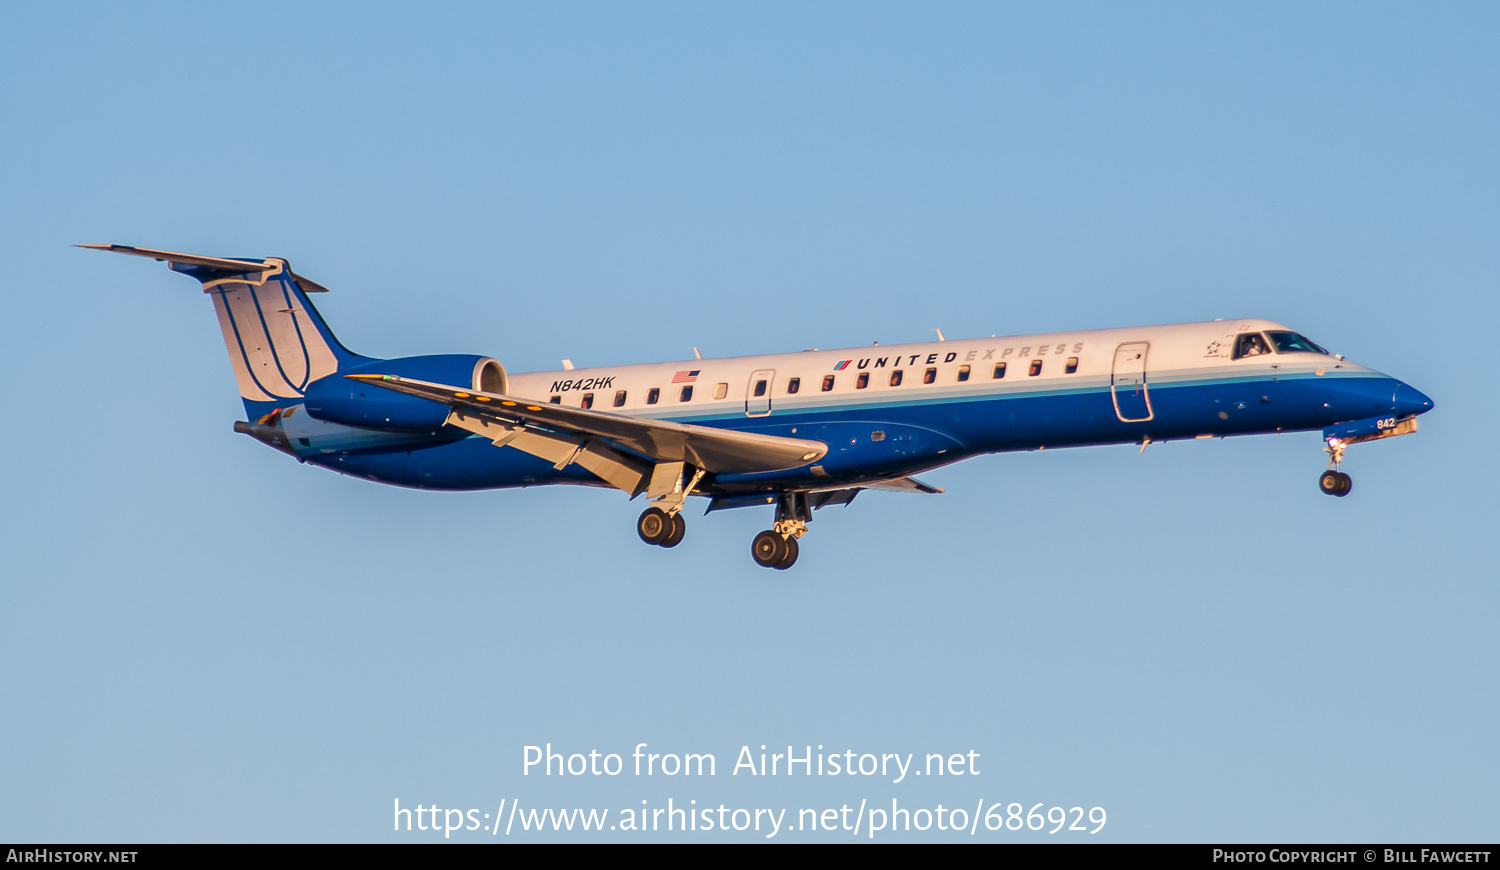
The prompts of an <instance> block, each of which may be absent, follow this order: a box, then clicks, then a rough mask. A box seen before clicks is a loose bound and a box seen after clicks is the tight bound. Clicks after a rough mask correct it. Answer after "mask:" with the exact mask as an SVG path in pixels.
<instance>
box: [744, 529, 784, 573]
mask: <svg viewBox="0 0 1500 870" xmlns="http://www.w3.org/2000/svg"><path fill="white" fill-rule="evenodd" d="M786 549H787V548H786V539H785V538H783V537H782V536H780V535H778V534H776V533H775V532H773V531H769V530H767V531H764V532H761V533H760V534H758V535H756V536H755V540H754V541H751V542H750V557H751V558H753V559H754V560H755V564H757V565H759V566H761V567H762V568H775V567H776V566H777V565H778V564H779V563H780V562H781V559H782V557H783V556H785V555H786Z"/></svg>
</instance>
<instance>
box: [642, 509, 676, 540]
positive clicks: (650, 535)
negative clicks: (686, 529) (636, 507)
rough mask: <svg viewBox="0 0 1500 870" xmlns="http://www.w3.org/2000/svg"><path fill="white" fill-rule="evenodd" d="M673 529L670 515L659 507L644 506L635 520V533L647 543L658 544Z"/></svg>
mask: <svg viewBox="0 0 1500 870" xmlns="http://www.w3.org/2000/svg"><path fill="white" fill-rule="evenodd" d="M674 529H675V525H674V524H673V522H672V517H671V516H669V515H668V514H667V512H666V511H664V510H662V509H661V508H655V507H650V508H646V509H645V510H644V511H642V512H641V518H640V519H638V520H636V521H635V533H636V534H638V535H640V536H641V540H643V541H645V542H646V543H648V544H660V543H661V542H662V541H665V540H666V539H667V537H668V536H669V535H671V534H672V532H673V530H674Z"/></svg>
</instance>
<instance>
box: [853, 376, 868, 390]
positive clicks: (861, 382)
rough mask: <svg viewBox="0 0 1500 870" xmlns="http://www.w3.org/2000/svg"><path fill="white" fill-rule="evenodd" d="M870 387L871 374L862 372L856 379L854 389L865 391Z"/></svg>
mask: <svg viewBox="0 0 1500 870" xmlns="http://www.w3.org/2000/svg"><path fill="white" fill-rule="evenodd" d="M869 385H870V373H869V372H860V373H859V377H857V378H855V379H854V389H856V390H863V389H864V388H865V387H868V386H869Z"/></svg>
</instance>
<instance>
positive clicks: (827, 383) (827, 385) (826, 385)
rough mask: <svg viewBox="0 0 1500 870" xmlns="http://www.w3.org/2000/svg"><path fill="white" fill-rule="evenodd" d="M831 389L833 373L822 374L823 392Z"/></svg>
mask: <svg viewBox="0 0 1500 870" xmlns="http://www.w3.org/2000/svg"><path fill="white" fill-rule="evenodd" d="M831 389H833V375H824V376H823V392H825V393H826V392H828V391H829V390H831Z"/></svg>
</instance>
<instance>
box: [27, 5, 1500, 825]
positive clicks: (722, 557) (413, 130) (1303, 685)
mask: <svg viewBox="0 0 1500 870" xmlns="http://www.w3.org/2000/svg"><path fill="white" fill-rule="evenodd" d="M1497 42H1500V13H1497V11H1496V8H1495V7H1494V6H1493V5H1491V4H1478V3H1475V4H1457V3H1438V4H1421V5H1417V4H1382V3H1348V4H1345V3H1324V4H1315V5H1309V4H1275V3H1264V4H1240V5H1229V4H1210V5H1204V4H1160V3H1152V4H1129V5H1123V4H1086V3H1077V4H1045V5H1044V4H946V5H941V6H935V5H930V4H928V5H914V4H913V5H895V4H867V3H861V4H820V5H816V6H813V7H808V6H806V5H803V4H753V5H738V6H730V5H724V4H713V5H702V4H681V5H671V4H668V5H660V4H570V5H560V4H551V5H542V4H538V5H530V6H518V5H501V4H457V5H455V4H429V5H428V6H427V7H423V8H422V9H420V10H418V9H417V8H416V7H409V6H397V5H379V4H335V3H329V4H318V5H314V6H311V7H308V6H307V5H305V4H295V5H276V4H265V5H259V4H258V5H256V6H255V7H231V6H226V5H220V6H213V7H208V6H204V5H202V4H137V5H135V6H132V7H131V8H130V9H125V8H123V7H119V6H118V5H109V4H61V3H10V4H5V5H4V6H3V7H0V110H3V115H0V117H3V118H4V122H3V124H0V202H3V203H4V206H3V207H0V251H3V252H4V254H5V255H6V256H5V261H6V264H7V267H8V269H9V274H8V276H7V278H6V280H5V282H4V283H5V287H6V291H7V292H6V300H7V305H8V311H7V314H6V316H4V317H0V361H3V363H4V370H5V372H6V373H7V375H8V380H7V384H8V386H7V387H6V392H5V394H6V397H7V400H8V401H7V405H8V408H9V410H10V412H11V413H10V419H9V425H8V426H6V427H5V428H4V430H3V434H0V439H3V443H4V447H5V450H4V454H3V455H4V456H5V457H6V460H5V462H4V469H5V486H3V487H0V519H3V522H0V541H3V543H4V546H5V551H6V553H7V556H8V558H7V559H6V569H5V571H4V572H3V573H4V580H3V581H0V615H3V620H4V625H5V630H4V631H3V632H0V746H3V747H4V748H3V750H0V841H7V840H8V841H16V840H35V841H162V840H190V841H198V840H206V841H218V840H361V841H362V840H396V841H425V840H432V839H434V837H433V835H431V834H426V833H419V832H412V833H409V834H408V833H405V832H402V833H395V832H393V831H392V830H391V821H392V817H391V811H392V801H393V799H399V800H400V801H401V802H402V805H403V806H415V805H417V804H419V803H420V804H424V805H431V804H433V803H436V804H438V805H440V806H444V807H461V808H469V807H476V808H481V810H482V811H488V810H487V809H486V808H489V807H494V806H498V805H499V802H500V800H501V799H502V798H504V799H519V800H521V801H522V804H523V806H538V807H539V806H556V807H566V806H579V807H600V808H610V809H613V810H616V811H618V810H619V809H621V808H626V807H635V806H639V805H640V802H641V801H642V800H645V801H648V802H649V803H650V805H652V806H657V805H662V804H665V802H666V801H667V799H668V798H672V799H674V800H675V801H676V802H677V804H678V805H681V804H682V803H683V802H685V801H688V800H697V801H698V802H699V804H700V805H703V804H713V805H718V804H721V803H722V804H725V805H727V806H729V807H731V808H732V807H752V808H753V807H757V806H764V807H786V808H790V809H791V810H792V811H793V812H795V810H796V809H797V808H801V807H817V808H822V807H827V806H833V807H837V806H839V805H842V804H845V803H853V804H857V803H858V802H859V801H860V800H861V799H865V800H868V801H870V802H871V803H872V804H875V803H877V802H884V803H885V804H886V805H888V804H889V802H890V800H892V799H893V798H894V799H897V800H899V801H900V802H901V805H902V806H906V807H909V808H913V809H915V808H919V807H928V808H932V807H935V806H936V805H937V804H939V803H942V804H944V805H945V806H950V807H951V806H963V807H972V806H973V805H974V804H975V803H976V802H978V801H981V800H983V801H986V802H997V801H998V802H1005V803H1009V802H1012V801H1016V802H1021V803H1023V804H1025V805H1026V806H1028V807H1029V806H1030V805H1032V804H1035V803H1046V804H1047V805H1049V806H1050V805H1063V806H1074V805H1082V806H1084V807H1091V806H1096V805H1097V806H1102V807H1104V808H1105V809H1106V810H1107V811H1108V814H1109V822H1108V824H1107V826H1106V827H1105V829H1104V831H1103V832H1101V833H1100V834H1098V835H1095V836H1094V837H1092V839H1096V840H1098V839H1103V840H1112V841H1139V840H1148V841H1150V840H1228V841H1340V840H1345V841H1407V840H1410V841H1440V840H1459V841H1493V840H1494V839H1496V837H1497V835H1500V828H1497V825H1496V822H1495V821H1494V809H1495V806H1496V803H1497V797H1500V795H1497V786H1496V783H1497V782H1500V777H1497V775H1496V774H1497V772H1500V771H1497V767H1500V765H1497V761H1500V752H1497V749H1496V744H1495V740H1494V734H1495V733H1496V731H1497V729H1500V700H1497V691H1496V685H1497V680H1496V677H1497V667H1496V666H1497V660H1500V656H1497V652H1496V644H1495V639H1494V630H1493V623H1494V614H1495V612H1496V607H1497V604H1500V600H1497V592H1496V584H1495V579H1496V575H1495V569H1494V567H1493V566H1494V564H1495V556H1496V544H1495V536H1494V518H1495V509H1494V498H1493V492H1494V488H1495V486H1496V485H1497V483H1500V481H1497V479H1496V478H1497V475H1496V462H1495V459H1494V457H1493V455H1492V453H1491V452H1490V451H1489V449H1488V444H1487V439H1488V438H1489V435H1490V433H1493V432H1494V431H1496V429H1497V423H1500V421H1497V415H1496V412H1495V406H1494V403H1493V402H1492V401H1491V400H1490V398H1491V395H1492V393H1493V390H1492V388H1489V387H1487V386H1485V384H1486V381H1487V375H1486V372H1487V371H1489V369H1490V368H1491V367H1492V352H1491V349H1492V346H1493V339H1492V335H1491V333H1492V330H1493V324H1494V322H1495V315H1496V313H1497V305H1496V301H1495V298H1496V284H1497V277H1500V245H1497V241H1500V212H1497V207H1496V203H1497V202H1500V169H1497V161H1496V159H1495V154H1496V142H1497V138H1500V136H1497V134H1500V108H1497V106H1500V104H1497V103H1496V101H1495V99H1494V89H1495V83H1496V82H1497V81H1500V60H1497V58H1500V44H1497ZM77 242H117V243H124V244H135V245H142V246H148V247H161V248H168V249H175V250H186V251H193V252H201V253H206V254H216V255H228V256H267V255H271V256H281V257H285V258H287V259H288V260H290V261H291V262H292V263H293V264H294V266H295V267H296V268H297V269H298V271H299V272H302V273H304V274H306V275H308V276H310V277H312V278H314V279H315V280H317V281H319V282H320V283H323V284H324V285H326V286H328V287H330V288H332V289H333V291H334V292H332V293H331V294H329V295H328V296H327V297H325V298H323V299H320V300H319V306H320V309H321V310H322V311H323V313H324V314H325V315H326V316H327V317H328V319H329V320H330V322H331V323H332V325H333V327H334V329H335V330H336V331H337V332H338V335H339V337H340V338H341V339H342V340H343V341H344V343H345V344H347V345H349V346H350V347H351V348H353V349H355V350H356V351H359V352H361V353H366V354H370V355H377V356H397V355H411V354H420V353H433V352H472V353H484V354H490V355H493V356H495V357H496V358H498V359H500V360H501V361H502V362H504V363H505V364H506V365H507V366H508V367H510V368H511V369H513V370H516V371H526V370H535V369H540V368H552V367H556V365H557V361H558V360H559V359H561V358H563V357H569V358H571V359H573V360H574V361H575V362H577V363H578V364H579V365H587V364H606V363H624V362H644V361H652V360H670V359H680V358H683V357H687V356H689V355H690V353H691V351H690V350H689V348H691V347H692V346H695V345H696V346H700V347H701V348H702V349H703V351H704V353H705V354H706V355H728V354H743V353H756V352H776V351H788V350H798V349H802V348H805V347H823V348H832V347H839V346H858V345H864V344H868V343H869V342H870V341H872V340H879V341H881V342H882V343H892V342H897V341H913V340H923V339H926V338H928V337H930V336H931V335H932V333H931V332H930V328H931V327H942V328H944V330H945V332H946V333H947V335H948V336H949V337H963V336H977V335H988V334H991V333H999V334H1013V333H1024V332H1030V331H1054V330H1067V329H1082V328H1093V327H1106V326H1121V325H1130V324H1147V323H1164V322H1175V321H1185V320H1198V319H1208V318H1213V317H1240V316H1263V317H1269V318H1273V319H1276V320H1280V321H1282V322H1285V323H1288V324H1291V325H1293V326H1294V327H1295V328H1297V329H1299V330H1301V331H1303V332H1305V333H1307V334H1308V335H1310V336H1311V337H1312V338H1313V339H1314V340H1315V341H1318V342H1319V343H1321V344H1324V345H1327V346H1329V347H1331V348H1332V349H1334V350H1335V351H1337V352H1341V353H1344V354H1346V355H1348V356H1349V357H1350V358H1352V359H1354V360H1357V361H1359V362H1362V363H1365V364H1368V365H1371V366H1374V367H1376V368H1379V369H1381V370H1383V371H1387V372H1389V373H1391V374H1393V375H1395V376H1397V377H1400V378H1402V379H1403V380H1406V381H1408V382H1410V383H1412V384H1413V385H1415V386H1417V387H1418V388H1419V389H1421V390H1423V391H1424V392H1426V393H1428V394H1429V395H1430V396H1432V397H1433V398H1434V400H1435V402H1436V405H1437V409H1436V411H1435V412H1433V413H1432V414H1430V415H1428V416H1426V417H1424V418H1423V419H1422V430H1421V432H1419V433H1418V434H1417V435H1416V436H1415V437H1410V438H1401V439H1397V440H1394V441H1389V442H1385V443H1379V444H1374V445H1364V446H1358V447H1356V448H1354V449H1352V450H1351V451H1350V456H1349V459H1348V462H1347V463H1346V465H1345V469H1346V470H1348V471H1351V472H1352V474H1353V475H1354V478H1355V481H1356V485H1355V492H1354V493H1353V494H1352V495H1351V496H1350V497H1349V498H1347V499H1341V500H1335V499H1329V498H1326V497H1324V496H1321V495H1320V494H1319V493H1318V492H1317V490H1316V477H1317V474H1318V473H1319V472H1320V471H1321V470H1322V468H1323V461H1324V457H1323V454H1322V453H1321V452H1320V450H1319V446H1320V445H1319V443H1318V440H1317V437H1316V435H1312V434H1302V435H1284V436H1279V437H1260V438H1245V439H1230V440H1225V441H1214V442H1209V443H1190V444H1178V443H1172V444H1166V445H1160V446H1158V447H1153V448H1152V449H1150V450H1148V451H1147V452H1146V453H1145V454H1144V455H1137V453H1136V451H1135V450H1134V449H1133V448H1129V447H1119V448H1096V449H1087V450H1076V451H1058V452H1053V451H1046V452H1044V453H1035V454H1034V453H1028V454H1020V455H1009V456H993V457H984V458H979V459H974V460H970V461H968V462H965V463H963V464H961V465H958V466H954V467H950V468H948V469H944V470H940V471H937V472H934V473H932V474H929V475H927V478H928V479H930V480H931V482H933V483H935V484H937V485H940V486H944V487H946V488H947V490H948V492H947V493H946V494H944V495H941V496H934V497H920V496H907V495H895V494H883V493H878V494H877V493H872V494H867V495H864V496H862V497H861V498H860V499H859V500H858V501H856V502H855V503H854V504H853V505H851V506H849V507H847V508H840V509H831V510H828V511H824V512H820V513H819V514H818V515H817V517H816V520H815V522H814V523H813V525H812V534H811V535H810V536H809V537H808V538H805V539H804V540H803V542H802V543H803V547H802V556H801V560H800V561H799V563H798V565H797V566H796V568H795V569H794V570H793V571H790V572H786V573H780V572H776V573H772V572H766V571H763V570H761V569H759V568H756V567H755V566H754V565H753V564H752V563H751V561H750V559H749V553H748V551H749V542H750V538H751V536H752V535H753V534H754V533H755V532H756V531H758V530H759V529H761V528H764V527H765V526H766V525H767V524H768V522H769V516H767V515H762V514H761V513H760V512H757V511H735V512H729V513H725V514H716V515H714V516H712V517H707V518H698V517H697V516H696V513H697V511H693V512H692V513H693V518H692V519H691V525H690V531H689V534H688V537H687V540H686V542H685V543H684V544H683V545H682V546H681V547H679V548H677V549H676V550H673V551H663V550H659V549H655V548H648V547H645V546H642V545H641V544H640V543H639V541H638V540H636V538H635V533H634V530H633V520H634V518H635V515H636V513H637V512H638V511H639V507H640V506H639V504H634V505H633V504H628V503H627V502H626V501H625V500H624V498H623V497H622V496H619V495H611V494H609V493H605V492H602V491H595V490H587V489H562V488H557V489H541V490H527V491H510V492H488V493H464V494H432V493H418V492H409V491H405V490H399V489H392V488H383V487H378V486H375V485H373V484H366V483H361V482H359V481H355V480H351V479H346V478H342V477H339V476H336V475H334V474H331V473H328V472H324V471H321V470H317V469H312V468H307V467H302V466H299V465H298V464H297V463H295V462H292V461H290V460H289V459H287V458H286V457H284V456H281V455H280V454H277V453H275V452H273V451H270V450H267V449H265V448H264V447H262V446H260V445H258V444H256V443H255V442H253V441H251V440H250V439H248V438H245V437H243V436H240V435H236V434H234V433H233V432H232V431H231V424H232V423H233V421H235V420H237V419H241V417H242V416H243V410H242V408H241V406H240V403H239V400H238V398H237V396H236V395H235V391H234V388H233V380H232V376H231V374H230V370H229V366H228V364H227V362H226V360H225V358H224V350H223V345H222V343H221V341H220V338H219V335H218V331H217V329H216V328H215V323H214V320H213V316H212V314H211V313H210V311H211V309H210V307H209V306H208V304H207V302H206V301H205V300H204V299H203V298H201V294H200V293H199V291H198V289H197V286H196V285H195V284H194V283H193V282H191V281H189V280H188V279H186V278H183V277H181V276H176V275H173V274H171V273H169V272H168V271H166V269H165V268H163V267H162V266H160V265H159V264H155V263H151V262H149V261H133V260H127V259H124V258H112V257H105V256H100V255H98V254H94V253H90V252H84V251H79V250H76V249H72V248H69V247H68V245H70V244H72V243H77ZM545 742H551V743H552V744H553V745H554V747H556V748H559V749H565V750H566V751H569V752H588V751H589V750H591V749H597V750H598V751H600V752H616V753H621V754H627V753H629V752H630V750H631V749H633V748H634V746H635V745H636V744H637V743H639V742H646V743H648V744H650V746H651V748H652V749H653V750H654V751H661V752H690V751H691V752H712V753H714V754H715V755H716V756H717V758H718V759H719V763H720V765H721V769H720V774H719V775H718V776H716V777H714V778H713V779H706V778H705V779H702V780H697V781H689V780H685V779H681V778H678V779H675V780H665V779H662V778H660V777H657V778H645V777H633V776H620V777H599V778H594V777H585V778H558V777H551V778H540V779H539V778H538V777H536V776H522V775H521V757H522V747H523V746H525V745H528V744H541V743H545ZM761 744H766V745H768V746H772V747H776V746H783V747H784V746H786V745H787V744H792V745H795V746H798V747H801V746H805V745H808V744H812V745H814V746H816V745H818V744H822V745H823V746H825V747H826V749H827V750H828V751H843V750H844V749H846V748H847V749H853V750H855V751H856V752H875V753H886V752H899V753H908V752H909V753H916V754H917V755H918V757H921V756H923V755H925V754H926V753H929V752H944V753H953V752H967V751H969V750H974V751H977V752H979V753H980V759H981V766H980V770H981V773H980V775H978V776H972V777H968V778H953V779H943V780H936V779H932V778H926V779H921V780H917V779H915V778H913V779H911V780H908V781H907V782H903V783H900V784H890V783H885V782H882V781H880V780H878V779H831V778H816V777H814V778H790V779H788V778H780V777H779V778H754V779H752V778H749V777H745V776H729V775H727V773H728V770H727V768H728V767H729V766H731V765H732V759H734V757H735V755H736V754H737V752H738V750H739V748H740V747H741V746H742V745H751V746H752V748H756V747H759V746H760V745H761ZM462 836H463V837H464V838H467V839H480V838H481V837H480V836H479V835H477V834H472V833H469V834H465V835H462ZM616 836H620V837H622V838H625V839H632V840H638V839H648V837H645V836H641V835H634V836H629V837H625V836H624V835H618V834H617V835H616ZM658 836H662V837H666V835H658ZM675 836H681V835H675ZM822 836H823V837H825V838H827V839H831V840H834V841H841V840H846V839H850V837H849V836H848V835H847V834H826V835H822ZM985 836H989V837H991V838H993V839H1001V840H1009V839H1041V840H1046V839H1049V836H1048V835H1045V834H1034V833H1013V832H1005V833H1000V834H991V835H987V834H985V833H984V832H983V830H982V828H981V837H985ZM783 837H784V838H786V839H792V840H805V839H812V838H813V837H814V835H812V834H809V833H792V834H785V835H783ZM953 837H954V835H951V834H939V833H937V832H927V833H923V834H918V833H912V834H910V835H902V836H892V837H890V838H889V839H902V838H910V839H914V840H918V841H934V840H943V839H950V838H953ZM454 838H455V839H459V838H460V835H455V837H454ZM571 838H572V839H581V838H582V837H581V836H580V835H573V836H572V837H571ZM719 838H721V835H717V834H714V835H704V834H701V833H700V834H695V835H688V836H687V837H686V839H705V840H712V839H719ZM722 838H726V839H735V840H738V839H755V836H754V835H753V834H731V835H726V836H724V837H722ZM1065 838H1072V839H1080V840H1086V839H1090V837H1089V836H1088V835H1077V834H1072V835H1065V834H1058V835H1055V836H1052V837H1050V839H1065ZM436 839H442V837H441V835H437V837H436ZM512 839H513V840H516V839H521V838H520V837H512ZM492 841H493V839H492Z"/></svg>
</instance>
